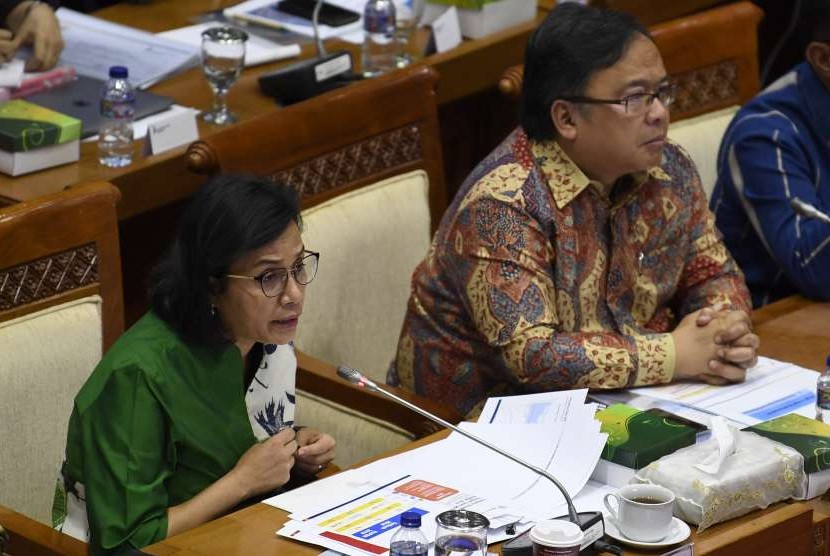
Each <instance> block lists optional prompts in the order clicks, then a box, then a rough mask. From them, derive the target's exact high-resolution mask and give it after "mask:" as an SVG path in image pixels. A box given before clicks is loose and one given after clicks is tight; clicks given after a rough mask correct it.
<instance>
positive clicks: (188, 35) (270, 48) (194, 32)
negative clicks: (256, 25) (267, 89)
mask: <svg viewBox="0 0 830 556" xmlns="http://www.w3.org/2000/svg"><path fill="white" fill-rule="evenodd" d="M221 26H222V24H221V23H219V22H216V21H211V22H208V23H197V24H196V25H190V26H188V27H180V28H179V29H173V30H171V31H165V32H163V33H158V34H157V35H156V36H158V37H164V38H166V39H170V40H173V41H177V42H180V43H183V44H187V45H190V46H193V47H195V48H197V49H201V47H202V31H205V30H207V29H210V28H211V27H221ZM299 55H300V45H299V44H296V43H295V44H277V43H275V42H273V41H269V40H267V39H263V38H262V37H258V36H257V35H254V34H251V33H248V40H247V42H246V43H245V67H246V68H247V67H250V66H256V65H259V64H264V63H266V62H273V61H275V60H283V59H285V58H293V57H295V56H299Z"/></svg>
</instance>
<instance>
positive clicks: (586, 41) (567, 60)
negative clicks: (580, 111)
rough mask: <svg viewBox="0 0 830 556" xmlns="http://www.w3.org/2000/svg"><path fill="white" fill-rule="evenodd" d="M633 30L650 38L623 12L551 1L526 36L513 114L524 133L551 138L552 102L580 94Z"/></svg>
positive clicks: (616, 57)
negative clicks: (518, 97)
mask: <svg viewBox="0 0 830 556" xmlns="http://www.w3.org/2000/svg"><path fill="white" fill-rule="evenodd" d="M637 34H640V35H643V36H645V37H647V38H649V39H651V35H650V34H649V32H648V29H646V28H645V27H644V26H643V25H642V24H640V23H639V22H638V21H637V20H636V19H635V18H634V17H633V16H631V15H629V14H625V13H622V12H617V11H614V10H604V9H599V8H594V7H590V6H583V5H581V4H577V3H574V2H567V3H559V4H557V5H556V7H555V8H553V9H552V10H551V11H550V13H549V14H548V16H547V17H546V18H545V20H544V21H543V22H542V23H540V24H539V26H538V27H537V28H536V29H535V30H534V31H533V33H532V34H531V35H530V38H529V39H528V42H527V48H526V50H525V64H524V77H523V79H522V81H523V83H522V99H521V106H520V116H519V117H520V121H521V124H522V127H523V128H524V130H525V133H526V134H527V136H528V137H530V138H531V139H535V140H538V141H544V140H548V139H555V138H556V128H555V127H554V126H553V122H552V121H551V117H550V108H551V106H553V101H555V100H556V99H558V98H562V97H566V96H578V95H581V94H583V93H584V91H585V87H586V85H587V84H588V80H589V79H590V78H591V76H592V75H593V74H594V73H595V72H597V71H599V70H602V69H605V68H609V67H611V66H613V65H614V64H616V63H617V62H618V61H619V59H620V58H622V56H623V54H624V53H625V50H626V48H627V47H628V44H629V43H630V42H631V40H632V39H633V38H634V37H635V36H636V35H637Z"/></svg>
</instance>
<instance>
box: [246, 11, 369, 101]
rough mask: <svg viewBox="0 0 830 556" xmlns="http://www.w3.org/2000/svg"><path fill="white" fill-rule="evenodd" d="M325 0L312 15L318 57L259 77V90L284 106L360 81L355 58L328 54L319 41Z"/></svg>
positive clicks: (335, 53) (345, 53)
mask: <svg viewBox="0 0 830 556" xmlns="http://www.w3.org/2000/svg"><path fill="white" fill-rule="evenodd" d="M322 7H323V0H317V3H316V4H315V5H314V11H313V12H312V15H311V26H312V29H314V44H315V47H316V50H317V55H316V56H315V57H314V58H312V59H310V60H301V61H299V62H296V63H294V64H291V65H289V66H285V67H283V68H280V69H278V70H276V71H274V72H271V73H266V74H263V75H260V76H259V79H258V80H257V81H258V82H259V90H260V91H261V92H262V93H263V94H264V95H266V96H269V97H273V98H275V99H276V100H277V101H279V102H281V103H282V104H294V103H295V102H300V101H302V100H306V99H309V98H311V97H313V96H316V95H319V94H321V93H325V92H327V91H331V90H333V89H336V88H338V87H342V86H343V85H346V84H348V83H350V82H352V81H355V80H357V79H358V77H357V76H356V75H355V74H354V72H353V71H352V69H353V66H354V64H353V63H352V55H351V53H349V52H348V51H347V50H339V51H337V52H332V53H331V54H328V53H327V52H326V47H325V46H323V39H322V38H321V37H320V24H319V18H320V10H321V8H322Z"/></svg>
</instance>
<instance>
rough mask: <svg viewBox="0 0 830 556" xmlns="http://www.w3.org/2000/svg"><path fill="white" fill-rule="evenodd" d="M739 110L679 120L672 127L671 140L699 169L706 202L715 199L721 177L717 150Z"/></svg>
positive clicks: (724, 109)
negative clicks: (719, 175) (719, 176)
mask: <svg viewBox="0 0 830 556" xmlns="http://www.w3.org/2000/svg"><path fill="white" fill-rule="evenodd" d="M738 108H740V107H739V106H730V107H728V108H723V109H721V110H716V111H715V112H709V113H708V114H702V115H700V116H695V117H694V118H687V119H685V120H680V121H679V122H677V123H673V124H671V126H669V138H670V139H671V140H672V141H674V142H675V143H677V144H679V145H680V146H681V147H683V148H684V149H685V150H686V152H688V153H689V156H691V157H692V160H693V161H694V163H695V166H696V167H697V172H698V174H700V183H701V184H702V185H703V189H704V191H706V198H707V199H708V198H710V197H711V196H712V189H713V188H714V187H715V180H716V179H717V177H718V149H719V148H720V143H721V139H723V134H724V132H725V131H726V128H727V126H728V125H729V122H731V121H732V117H733V116H734V115H735V112H737V111H738Z"/></svg>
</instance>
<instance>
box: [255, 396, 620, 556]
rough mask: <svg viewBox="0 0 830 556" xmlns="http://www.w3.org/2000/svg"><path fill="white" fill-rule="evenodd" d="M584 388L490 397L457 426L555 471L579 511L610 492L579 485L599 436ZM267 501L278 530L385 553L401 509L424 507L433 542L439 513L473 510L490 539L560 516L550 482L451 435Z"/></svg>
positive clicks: (561, 503) (563, 509)
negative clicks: (279, 512) (286, 517)
mask: <svg viewBox="0 0 830 556" xmlns="http://www.w3.org/2000/svg"><path fill="white" fill-rule="evenodd" d="M586 393H587V391H585V390H581V391H574V392H556V393H548V394H536V395H531V396H515V397H509V398H498V399H492V400H490V402H488V405H487V407H485V410H484V413H483V415H482V419H481V420H480V421H479V422H478V423H462V424H461V425H460V426H461V427H462V428H463V429H464V430H466V431H468V432H470V433H472V434H474V435H476V436H478V437H480V438H483V439H485V440H487V441H488V442H490V443H492V444H495V445H496V446H498V447H500V448H501V449H502V450H504V451H506V452H508V453H509V454H511V455H513V456H516V457H518V458H520V459H523V460H525V461H527V462H529V463H531V464H532V465H535V466H537V467H540V468H542V469H545V470H547V471H548V472H549V473H551V474H553V475H554V476H555V477H556V478H557V479H558V480H559V481H560V482H561V483H563V484H564V485H565V487H566V489H567V490H568V492H569V493H570V494H571V496H575V497H576V504H577V508H578V509H579V510H595V509H599V507H600V506H601V498H602V495H604V494H605V493H606V492H609V489H608V488H605V487H603V486H601V485H596V484H590V485H588V486H587V487H586V484H587V483H588V479H589V477H590V475H591V472H592V471H593V469H594V466H595V465H596V462H597V460H598V459H599V456H600V453H601V452H602V448H603V446H604V445H605V440H606V436H605V435H604V434H602V433H600V432H599V426H600V425H599V422H598V421H596V420H594V418H593V416H594V412H595V410H596V407H595V406H594V405H593V404H589V405H585V403H584V401H585V396H586ZM583 490H584V493H583V496H576V495H577V493H580V492H581V491H583ZM312 501H313V502H312ZM266 503H268V504H272V505H274V506H277V507H280V508H283V509H285V510H287V511H289V512H291V516H290V517H291V521H289V522H288V523H286V525H285V526H284V527H283V528H282V529H280V530H279V531H278V533H279V534H280V535H283V536H286V537H290V538H294V539H297V540H300V541H304V542H310V543H313V544H318V545H321V546H325V547H327V548H330V549H333V550H336V551H338V552H342V553H346V554H352V555H355V556H363V555H370V554H382V553H384V552H386V551H387V550H388V547H389V541H390V539H391V537H392V535H394V533H395V530H396V529H397V527H398V525H399V523H400V516H401V514H402V513H404V512H405V511H417V512H420V513H421V514H422V524H423V525H422V529H423V531H424V533H425V534H426V536H427V538H429V539H430V541H434V538H435V516H436V515H437V514H439V513H441V512H443V511H446V510H449V509H460V508H464V509H469V510H473V511H476V512H479V513H481V514H484V515H485V516H486V517H487V518H488V519H489V520H490V525H491V527H490V531H489V533H488V540H489V541H490V542H496V541H499V540H503V539H505V538H508V537H509V535H507V534H506V533H505V527H506V526H508V525H514V524H515V525H517V530H518V531H521V530H524V529H527V528H528V527H530V525H531V524H532V523H533V522H535V521H538V520H540V519H546V518H551V517H557V516H560V515H563V514H566V513H567V506H566V505H565V500H564V498H563V496H562V495H561V494H560V493H559V491H558V489H557V488H556V487H555V486H554V485H553V484H552V483H550V482H549V481H548V480H547V479H545V478H543V477H540V476H539V475H537V474H536V473H534V472H533V471H531V470H528V469H526V468H524V467H522V466H521V465H519V464H517V463H515V462H513V461H512V460H510V459H508V458H506V457H504V456H502V455H499V454H498V453H495V452H493V451H492V450H489V449H487V448H485V447H484V446H481V445H480V444H477V443H476V442H474V441H472V440H470V439H469V438H466V437H465V436H463V435H460V434H458V433H453V434H451V435H450V436H449V437H448V438H447V439H445V440H442V441H439V442H435V443H432V444H429V445H427V446H424V447H421V448H418V449H416V450H411V451H408V452H405V453H403V454H400V455H397V456H394V457H390V458H386V459H383V460H380V461H377V462H374V463H372V464H369V465H367V466H364V467H362V468H359V469H356V470H352V471H347V472H344V473H341V474H339V475H335V476H333V477H330V478H328V479H325V480H324V481H318V482H317V483H313V484H311V485H309V486H308V487H304V488H302V489H298V490H295V491H292V492H288V493H286V494H282V495H280V496H277V497H275V498H272V499H270V500H267V501H266Z"/></svg>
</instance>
